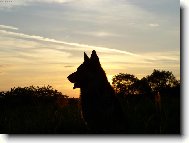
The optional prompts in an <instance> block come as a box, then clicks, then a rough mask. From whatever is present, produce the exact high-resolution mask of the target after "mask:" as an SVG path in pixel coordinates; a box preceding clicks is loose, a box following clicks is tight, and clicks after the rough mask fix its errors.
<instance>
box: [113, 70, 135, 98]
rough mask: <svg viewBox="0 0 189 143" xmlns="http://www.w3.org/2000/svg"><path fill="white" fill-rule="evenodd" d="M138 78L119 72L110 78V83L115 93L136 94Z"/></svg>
mask: <svg viewBox="0 0 189 143" xmlns="http://www.w3.org/2000/svg"><path fill="white" fill-rule="evenodd" d="M138 81H139V80H138V78H137V77H135V76H134V75H131V74H124V73H120V74H118V75H115V76H114V77H113V79H112V85H113V87H114V89H115V92H116V93H117V94H120V95H121V94H123V95H129V94H136V93H137V89H136V86H135V85H136V83H137V82H138Z"/></svg>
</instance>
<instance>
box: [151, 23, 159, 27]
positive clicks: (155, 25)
mask: <svg viewBox="0 0 189 143" xmlns="http://www.w3.org/2000/svg"><path fill="white" fill-rule="evenodd" d="M148 25H149V26H150V27H159V26H160V25H159V24H158V23H150V24H148Z"/></svg>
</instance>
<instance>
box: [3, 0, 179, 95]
mask: <svg viewBox="0 0 189 143" xmlns="http://www.w3.org/2000/svg"><path fill="white" fill-rule="evenodd" d="M167 5H169V6H167ZM0 17H1V22H0V41H1V42H0V78H1V80H0V85H1V86H0V91H6V90H9V89H10V88H13V87H18V86H20V87H26V86H31V85H34V86H44V85H46V86H47V85H51V86H52V87H53V88H54V89H57V90H58V91H60V92H62V93H63V94H66V95H68V96H69V97H76V98H77V97H79V92H80V91H79V89H75V90H73V84H72V83H70V82H69V81H68V80H67V76H68V75H69V74H71V73H72V72H74V71H75V70H76V68H77V67H78V66H79V65H80V64H81V63H82V62H83V53H84V52H86V53H87V55H88V56H90V55H91V52H92V50H96V52H97V55H98V56H99V58H100V63H101V65H102V68H103V69H104V71H105V72H106V75H107V78H108V80H109V82H110V83H111V78H112V76H114V75H116V74H119V73H128V74H133V75H135V76H136V77H138V78H139V79H140V78H142V77H145V76H147V75H150V74H151V73H152V72H153V70H154V69H158V70H166V71H171V72H172V73H173V74H174V76H175V77H176V78H177V80H180V1H178V0H174V1H173V0H160V1H150V2H148V1H147V0H126V1H123V0H119V1H113V0H93V1H89V0H81V1H76V0H47V1H43V0H30V1H26V0H21V1H19V2H18V1H16V0H13V1H12V2H11V3H3V2H2V3H0Z"/></svg>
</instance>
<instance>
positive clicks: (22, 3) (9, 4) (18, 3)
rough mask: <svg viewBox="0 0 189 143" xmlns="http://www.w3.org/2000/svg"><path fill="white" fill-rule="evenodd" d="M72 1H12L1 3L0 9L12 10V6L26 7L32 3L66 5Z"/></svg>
mask: <svg viewBox="0 0 189 143" xmlns="http://www.w3.org/2000/svg"><path fill="white" fill-rule="evenodd" d="M71 1H73V0H12V1H1V4H0V8H3V7H6V8H12V7H14V6H27V5H32V4H34V3H58V4H62V3H67V2H71Z"/></svg>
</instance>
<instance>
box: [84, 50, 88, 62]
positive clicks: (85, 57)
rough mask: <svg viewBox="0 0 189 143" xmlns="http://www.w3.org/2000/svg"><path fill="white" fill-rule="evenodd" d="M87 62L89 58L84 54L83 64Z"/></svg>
mask: <svg viewBox="0 0 189 143" xmlns="http://www.w3.org/2000/svg"><path fill="white" fill-rule="evenodd" d="M88 61H89V57H88V56H87V54H86V53H85V52H84V62H88Z"/></svg>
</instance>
